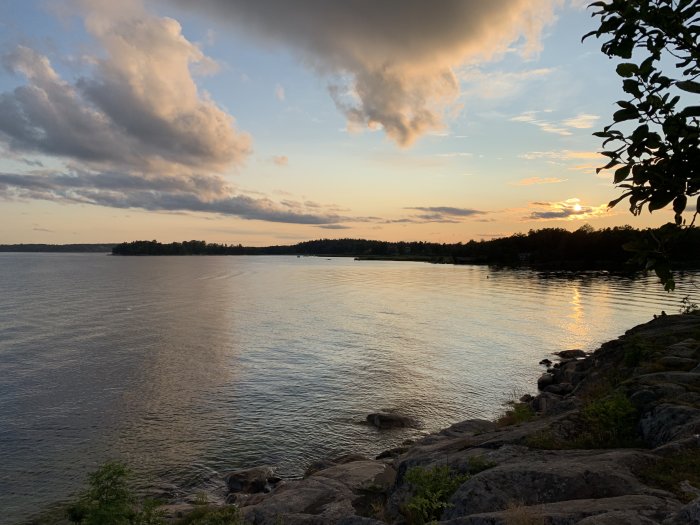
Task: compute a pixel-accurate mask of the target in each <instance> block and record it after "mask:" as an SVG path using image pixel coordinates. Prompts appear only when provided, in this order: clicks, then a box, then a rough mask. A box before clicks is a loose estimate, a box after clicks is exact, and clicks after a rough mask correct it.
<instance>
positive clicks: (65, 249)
mask: <svg viewBox="0 0 700 525" xmlns="http://www.w3.org/2000/svg"><path fill="white" fill-rule="evenodd" d="M114 246H115V244H114V243H110V244H0V252H5V253H7V252H49V253H109V252H111V251H112V249H113V248H114Z"/></svg>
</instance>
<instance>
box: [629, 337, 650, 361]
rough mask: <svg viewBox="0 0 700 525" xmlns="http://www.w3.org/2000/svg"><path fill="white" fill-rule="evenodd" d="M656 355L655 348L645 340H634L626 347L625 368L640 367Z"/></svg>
mask: <svg viewBox="0 0 700 525" xmlns="http://www.w3.org/2000/svg"><path fill="white" fill-rule="evenodd" d="M653 354H654V347H653V346H652V345H651V344H650V343H649V342H648V341H645V340H642V339H638V338H634V339H632V340H630V342H629V343H627V344H626V345H625V356H624V362H625V366H628V367H630V368H632V367H635V366H639V364H640V363H642V362H644V361H647V360H649V359H650V358H651V357H652V355H653Z"/></svg>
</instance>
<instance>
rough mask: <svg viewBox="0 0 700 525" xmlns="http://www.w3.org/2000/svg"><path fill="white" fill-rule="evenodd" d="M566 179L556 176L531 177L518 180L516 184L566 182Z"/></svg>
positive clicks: (530, 184) (531, 184)
mask: <svg viewBox="0 0 700 525" xmlns="http://www.w3.org/2000/svg"><path fill="white" fill-rule="evenodd" d="M565 181H566V179H558V178H556V177H546V178H542V177H530V178H528V179H521V180H519V181H518V182H514V183H513V185H515V186H533V185H535V184H557V183H559V182H565Z"/></svg>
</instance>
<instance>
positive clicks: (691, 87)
mask: <svg viewBox="0 0 700 525" xmlns="http://www.w3.org/2000/svg"><path fill="white" fill-rule="evenodd" d="M676 87H677V88H679V89H682V90H683V91H687V92H688V93H700V82H694V81H693V80H681V81H680V82H676Z"/></svg>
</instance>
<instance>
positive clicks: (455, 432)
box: [439, 419, 496, 436]
mask: <svg viewBox="0 0 700 525" xmlns="http://www.w3.org/2000/svg"><path fill="white" fill-rule="evenodd" d="M495 429H496V424H495V423H494V422H493V421H488V420H486V419H467V420H466V421H460V422H459V423H455V424H454V425H452V426H450V427H448V428H445V429H443V430H441V431H440V432H439V434H440V435H441V436H461V435H472V436H473V435H477V434H483V433H484V432H491V431H492V430H495Z"/></svg>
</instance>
